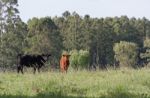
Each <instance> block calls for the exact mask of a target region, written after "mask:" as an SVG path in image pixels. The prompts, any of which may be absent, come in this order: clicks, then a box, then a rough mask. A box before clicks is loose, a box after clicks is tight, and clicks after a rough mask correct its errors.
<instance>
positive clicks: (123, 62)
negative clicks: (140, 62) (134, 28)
mask: <svg viewBox="0 0 150 98" xmlns="http://www.w3.org/2000/svg"><path fill="white" fill-rule="evenodd" d="M137 49H138V47H137V45H136V44H135V43H132V42H126V41H120V43H116V44H115V45H114V47H113V50H114V52H115V59H116V61H119V65H120V66H121V67H125V66H126V67H131V66H132V67H135V65H136V63H137V54H138V51H137Z"/></svg>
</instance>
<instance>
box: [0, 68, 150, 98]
mask: <svg viewBox="0 0 150 98" xmlns="http://www.w3.org/2000/svg"><path fill="white" fill-rule="evenodd" d="M0 97H3V98H6V97H9V98H16V97H17V98H28V97H33V98H36V97H39V98H41V97H45V98H60V97H63V98H78V97H80V98H82V97H84V98H93V97H96V98H150V69H139V70H131V69H126V70H107V71H106V70H105V71H91V72H90V71H77V72H76V71H68V73H67V74H62V73H59V72H41V73H36V74H35V75H34V74H32V73H25V74H24V75H22V74H17V73H0Z"/></svg>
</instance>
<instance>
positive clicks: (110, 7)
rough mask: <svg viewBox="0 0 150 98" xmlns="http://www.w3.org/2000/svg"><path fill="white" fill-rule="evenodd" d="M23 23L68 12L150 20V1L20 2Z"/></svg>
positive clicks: (59, 0) (29, 0)
mask: <svg viewBox="0 0 150 98" xmlns="http://www.w3.org/2000/svg"><path fill="white" fill-rule="evenodd" d="M18 2H19V11H20V16H21V18H22V20H23V21H25V22H26V21H27V20H28V19H29V18H32V17H44V16H51V17H54V16H56V15H57V16H61V15H62V13H63V12H64V11H66V10H68V11H70V12H73V11H76V12H77V13H78V14H79V15H82V16H84V15H85V14H89V15H90V16H91V17H98V18H100V17H114V16H121V15H127V16H128V17H136V18H142V17H146V18H148V19H150V0H18Z"/></svg>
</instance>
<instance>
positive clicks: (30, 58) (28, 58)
mask: <svg viewBox="0 0 150 98" xmlns="http://www.w3.org/2000/svg"><path fill="white" fill-rule="evenodd" d="M50 56H51V54H46V55H45V54H41V55H22V54H19V55H18V57H17V58H18V64H17V72H18V73H20V72H21V73H22V74H23V68H24V67H25V66H26V67H33V69H34V73H35V72H36V70H38V72H40V68H41V67H42V66H44V64H45V62H46V61H47V60H48V59H49V57H50ZM69 57H70V55H68V54H63V55H62V57H61V59H60V70H61V72H67V70H68V67H69Z"/></svg>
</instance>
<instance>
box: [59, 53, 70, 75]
mask: <svg viewBox="0 0 150 98" xmlns="http://www.w3.org/2000/svg"><path fill="white" fill-rule="evenodd" d="M69 57H70V55H68V54H63V55H62V57H61V59H60V70H61V72H67V70H68V67H69V63H70V62H69Z"/></svg>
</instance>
